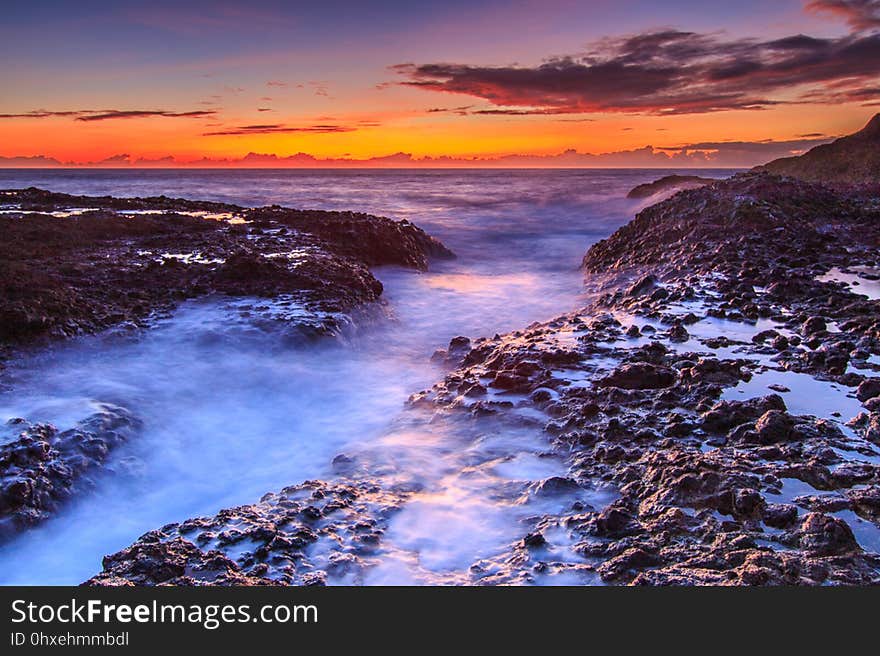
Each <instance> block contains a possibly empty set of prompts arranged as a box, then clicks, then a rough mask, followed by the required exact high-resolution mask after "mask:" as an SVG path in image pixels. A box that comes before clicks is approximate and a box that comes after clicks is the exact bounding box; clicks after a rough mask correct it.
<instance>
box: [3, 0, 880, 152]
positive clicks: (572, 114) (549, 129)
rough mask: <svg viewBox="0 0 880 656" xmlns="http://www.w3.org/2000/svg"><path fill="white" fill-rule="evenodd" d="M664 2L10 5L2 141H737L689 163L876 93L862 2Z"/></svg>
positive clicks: (300, 144) (840, 123)
mask: <svg viewBox="0 0 880 656" xmlns="http://www.w3.org/2000/svg"><path fill="white" fill-rule="evenodd" d="M656 4H658V3H653V4H652V3H649V4H645V3H643V2H630V3H627V2H618V3H608V2H592V3H572V2H566V1H565V0H563V1H562V2H559V3H552V2H551V3H534V2H519V3H507V4H506V5H504V9H502V8H501V5H495V4H493V3H492V2H487V3H464V4H462V5H459V4H458V3H455V2H454V3H445V4H443V5H442V7H441V6H439V5H438V7H436V8H435V7H433V5H432V4H431V3H428V5H431V6H428V5H426V6H425V7H421V8H418V9H411V8H406V6H405V5H402V4H399V3H393V2H392V3H387V5H386V3H378V5H381V7H378V5H377V8H376V11H377V12H378V14H379V15H378V16H374V15H370V16H369V17H366V16H365V17H364V18H363V19H362V22H361V24H360V27H361V29H358V25H349V24H347V23H344V22H343V23H338V24H334V22H333V19H334V15H333V14H332V11H330V10H331V9H334V8H336V9H337V10H339V11H341V9H340V7H346V11H351V12H355V13H356V12H357V11H358V9H357V7H356V6H355V5H346V4H345V3H342V4H341V5H339V3H335V2H331V3H329V5H330V6H329V7H328V10H327V12H326V15H325V13H322V12H321V11H318V10H309V11H305V10H302V11H300V10H298V9H297V7H296V6H293V7H292V8H291V6H290V4H289V3H287V4H286V5H275V4H273V3H266V4H265V6H264V5H263V3H259V2H258V3H256V5H257V6H256V7H255V8H253V9H247V10H246V9H242V8H241V6H240V5H238V6H233V5H211V8H212V9H209V8H208V7H207V6H202V9H203V11H201V12H200V11H197V10H198V8H199V5H198V3H195V4H193V5H192V7H188V8H184V9H182V8H181V5H180V4H179V3H175V4H168V5H164V4H162V3H154V4H150V5H144V4H142V3H137V2H122V3H114V4H113V5H109V4H107V3H103V4H102V3H100V2H99V3H85V4H84V5H83V7H81V8H80V11H79V12H73V11H71V10H70V8H69V6H68V5H69V3H68V4H67V5H65V3H59V4H58V11H57V13H56V15H55V17H54V20H53V19H52V18H50V19H49V25H48V26H46V25H45V24H44V22H43V21H44V20H45V16H47V15H48V16H51V14H46V13H43V14H42V15H41V16H38V15H37V14H36V13H35V12H33V11H32V12H29V11H28V10H27V8H17V9H16V10H15V11H13V13H12V14H11V15H10V16H9V17H8V20H5V21H4V26H3V27H2V28H0V38H3V42H4V45H3V46H2V47H3V48H4V50H5V52H3V54H4V62H5V65H4V70H3V77H4V79H3V80H2V83H3V86H4V89H6V90H7V92H5V93H4V94H3V97H2V99H0V156H2V157H7V158H15V157H22V156H27V157H33V156H44V157H47V158H54V159H55V160H58V161H59V162H63V163H87V162H97V161H100V160H103V159H105V158H109V157H113V156H118V155H122V154H125V155H127V156H128V158H127V159H126V160H125V161H124V162H123V161H120V162H119V163H120V164H123V165H125V164H126V163H130V162H131V161H134V160H137V159H158V158H163V157H168V156H171V157H173V158H174V160H175V161H179V162H183V161H192V160H198V159H201V158H211V159H229V160H236V159H239V158H241V157H243V156H245V155H246V154H247V153H251V152H254V153H273V154H276V155H278V156H280V157H285V156H289V155H293V154H296V153H309V154H311V155H314V156H315V157H318V158H346V159H356V160H367V159H369V158H373V157H381V156H385V155H390V154H393V153H398V152H405V153H410V154H412V155H413V156H414V157H415V158H421V157H426V156H428V157H441V156H448V157H453V158H473V157H479V158H491V157H497V156H504V155H511V154H525V155H553V154H557V153H561V152H563V151H565V150H568V149H573V150H576V151H578V152H579V153H615V152H619V151H629V150H635V149H640V148H644V147H645V146H654V147H655V148H658V149H661V148H662V149H671V148H673V147H679V146H683V147H686V146H688V145H699V144H703V143H704V142H711V143H716V142H732V141H735V142H743V143H744V144H745V145H743V146H741V147H739V150H737V151H736V154H733V153H732V151H731V152H730V153H728V152H727V151H728V150H730V149H729V148H726V147H723V148H720V149H718V148H711V147H705V148H700V150H702V151H703V152H706V153H708V159H707V160H705V161H704V162H702V163H705V164H707V165H711V164H717V165H738V164H740V163H741V164H743V165H747V164H748V163H749V162H748V161H747V160H748V159H749V158H752V159H754V160H755V161H754V162H753V163H759V162H761V161H766V159H769V158H771V157H775V156H779V155H785V154H790V153H796V152H801V151H802V150H803V149H805V148H808V147H810V146H811V145H813V144H812V142H813V141H817V140H821V139H825V138H828V137H833V136H838V135H842V134H846V133H849V132H852V131H854V130H856V129H858V128H860V127H861V126H862V125H863V124H864V123H866V122H867V120H868V119H869V118H870V117H871V116H872V115H873V114H874V113H875V112H876V111H878V109H880V32H878V27H880V17H875V16H872V15H870V12H871V11H875V9H872V8H870V7H868V9H866V10H864V11H866V12H869V13H868V14H866V15H864V16H862V15H858V14H857V13H846V12H841V11H840V9H839V7H838V6H837V5H840V4H841V3H837V4H835V3H823V2H818V3H817V2H809V3H804V2H780V3H779V4H778V5H775V3H774V7H772V8H768V7H765V6H764V5H766V4H767V3H757V2H755V3H753V2H747V3H745V4H748V5H754V6H753V13H752V14H751V18H749V19H745V20H744V19H742V18H741V16H744V15H747V14H748V12H739V13H738V14H731V15H728V14H726V13H725V12H724V11H722V10H721V9H719V8H710V9H707V8H705V7H704V6H703V5H701V4H700V3H691V2H674V3H669V4H668V5H665V6H664V15H663V16H662V17H657V16H655V15H650V13H649V15H648V16H645V7H648V6H653V7H654V9H653V12H654V14H656V13H657V9H656ZM842 4H843V5H846V4H847V3H842ZM857 4H859V3H853V5H854V6H855V5H857ZM862 4H864V3H862ZM869 4H870V3H869ZM93 5H94V6H93ZM294 5H296V3H294ZM825 5H827V6H825ZM832 5H833V6H832ZM110 6H112V7H114V10H113V11H110V10H108V7H110ZM443 7H445V9H443ZM700 7H702V9H701V8H700ZM554 8H555V9H556V13H555V14H553V13H552V12H551V10H552V9H554ZM98 9H103V10H104V11H103V13H100V14H95V16H100V18H94V19H93V20H90V18H89V11H90V10H94V11H97V10H98ZM831 9H834V11H831ZM212 10H213V11H214V12H215V14H211V13H210V12H211V11H212ZM539 10H540V11H541V12H544V13H541V14H538V13H536V12H539ZM854 11H855V10H854ZM877 11H880V10H877ZM392 12H393V13H392ZM456 12H458V13H456ZM565 12H568V13H565ZM544 14H548V15H544ZM754 14H758V15H763V20H757V19H756V17H755V15H754ZM343 15H344V13H343ZM536 15H540V18H536ZM466 18H468V19H469V20H464V19H466ZM874 18H876V19H877V20H876V22H874ZM38 19H39V20H38ZM459 23H460V25H459V28H458V31H456V24H459ZM462 26H464V27H462ZM526 26H527V27H528V29H529V30H531V32H529V31H527V32H525V33H523V32H521V30H523V28H524V27H526ZM322 30H324V31H323V32H322ZM325 34H326V38H323V39H322V38H321V36H322V35H325ZM517 34H526V35H527V36H526V37H525V38H517ZM798 34H809V37H798V38H800V39H803V40H804V41H798V42H794V41H792V40H791V38H792V37H795V36H796V35H798ZM36 35H39V36H38V37H37V40H36V41H34V38H35V36H36ZM230 35H234V36H230ZM258 35H259V37H260V38H256V37H257V36H258ZM478 36H479V37H481V38H477V37H478ZM808 38H809V40H807V39H808ZM50 39H57V40H58V41H52V42H51V45H47V44H49V40H50ZM291 43H294V44H296V45H293V46H292V45H290V44H291ZM685 46H686V47H685ZM810 49H812V50H813V51H815V52H822V53H830V54H826V55H825V63H823V64H822V66H821V67H819V66H817V65H815V64H814V63H813V60H812V59H810V58H809V57H805V56H802V55H801V53H803V52H804V51H805V50H810ZM808 54H813V53H812V52H811V53H808ZM874 54H877V57H876V59H875V61H873V63H872V62H871V57H872V56H873V55H874ZM740 69H741V70H740ZM438 110H439V111H438ZM767 142H790V143H782V144H776V145H774V144H773V143H769V144H768V143H767ZM664 152H668V153H673V152H675V151H673V150H666V151H664ZM685 152H687V151H685ZM746 153H748V154H746ZM694 162H695V163H700V162H697V161H696V160H695V161H694ZM601 164H602V161H596V165H601Z"/></svg>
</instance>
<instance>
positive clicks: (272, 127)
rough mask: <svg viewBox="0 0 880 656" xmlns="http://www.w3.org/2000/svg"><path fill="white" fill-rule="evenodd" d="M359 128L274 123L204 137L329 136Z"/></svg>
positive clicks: (244, 127)
mask: <svg viewBox="0 0 880 656" xmlns="http://www.w3.org/2000/svg"><path fill="white" fill-rule="evenodd" d="M355 130H357V128H354V127H350V126H345V125H323V124H319V125H305V126H293V125H282V124H280V123H272V124H265V125H241V126H237V127H231V128H227V129H224V130H217V131H216V132H205V133H204V134H203V135H202V136H205V137H218V136H235V135H245V134H284V133H295V132H310V133H313V134H328V133H333V132H354V131H355Z"/></svg>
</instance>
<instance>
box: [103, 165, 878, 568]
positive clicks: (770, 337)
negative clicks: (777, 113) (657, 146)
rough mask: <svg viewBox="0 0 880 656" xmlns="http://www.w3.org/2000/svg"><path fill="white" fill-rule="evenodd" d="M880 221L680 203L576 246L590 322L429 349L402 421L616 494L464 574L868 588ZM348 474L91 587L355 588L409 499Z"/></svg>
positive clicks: (138, 548)
mask: <svg viewBox="0 0 880 656" xmlns="http://www.w3.org/2000/svg"><path fill="white" fill-rule="evenodd" d="M878 221H880V202H878V200H877V198H876V197H873V196H872V195H871V194H868V193H865V192H864V191H858V190H856V191H850V192H844V191H839V190H838V191H831V190H829V189H827V188H824V187H822V186H819V185H814V184H810V183H806V182H800V181H797V180H794V179H791V178H780V177H777V176H772V175H769V174H766V173H747V174H741V175H738V176H735V177H733V178H731V179H728V180H724V181H720V182H717V183H714V184H712V185H709V186H704V187H702V188H699V189H694V190H689V191H684V192H681V193H679V194H677V195H675V196H674V197H672V198H670V199H668V200H666V201H663V202H661V203H658V204H657V205H654V206H652V207H649V208H647V209H646V210H644V211H643V212H641V213H640V214H639V215H638V216H637V217H636V218H635V220H634V221H632V222H631V223H630V224H628V225H627V226H625V227H624V228H622V229H620V230H619V231H617V232H616V233H615V234H614V235H612V236H611V237H610V238H608V239H606V240H604V241H602V242H599V243H598V244H596V245H594V246H593V247H592V248H591V249H590V250H589V252H588V253H587V255H586V256H585V258H584V262H583V267H584V270H585V272H586V273H587V282H588V286H589V287H590V289H591V292H592V295H591V298H592V301H591V302H590V304H589V305H588V306H586V307H584V308H582V309H581V310H579V311H577V312H574V313H572V314H569V315H566V316H563V317H559V318H557V319H555V320H553V321H549V322H546V323H536V324H533V325H531V326H529V327H528V328H526V329H524V330H521V331H517V332H514V333H511V334H508V335H496V336H494V337H493V338H482V339H477V340H473V341H472V340H471V339H468V338H466V337H459V338H456V339H454V340H453V341H452V343H451V344H450V345H449V348H448V349H447V350H445V351H443V352H439V353H438V354H436V356H435V357H436V359H438V360H442V361H444V362H446V363H447V364H448V366H449V367H450V373H449V374H448V375H447V376H446V377H445V379H444V380H443V381H441V382H440V383H438V384H437V385H436V386H434V387H433V388H432V389H430V390H426V391H424V392H421V393H419V394H416V395H414V396H413V397H412V399H411V410H412V411H419V412H422V413H427V414H429V415H430V417H431V418H430V420H427V419H426V421H431V422H443V421H464V422H479V421H482V420H483V419H485V418H487V417H491V418H495V419H497V420H499V421H504V422H509V423H511V424H512V425H526V426H531V427H533V428H534V430H536V431H542V432H543V434H544V435H545V436H546V440H547V449H548V453H549V454H553V455H554V456H558V457H562V458H564V459H565V462H566V463H567V466H568V474H567V475H566V476H556V477H551V478H548V479H546V480H542V481H539V482H537V483H536V484H534V485H533V486H530V487H529V488H528V489H526V490H525V491H524V494H525V496H524V497H523V499H526V500H525V501H524V502H523V503H526V504H528V503H531V501H530V500H531V499H535V498H538V497H542V496H543V497H547V496H550V497H559V498H562V499H566V498H568V497H567V496H566V495H570V494H572V493H579V492H580V491H588V490H597V489H602V490H606V491H611V494H610V495H609V498H610V502H608V503H603V504H599V503H595V502H594V503H590V502H586V501H574V502H570V503H569V502H566V504H567V505H566V510H564V511H563V512H561V513H559V512H552V513H541V512H538V511H536V513H535V515H534V517H532V518H531V520H530V521H529V522H528V525H527V526H525V527H524V528H523V534H522V537H521V539H520V540H518V541H514V542H511V543H510V544H509V545H508V546H507V547H506V549H505V550H504V552H503V553H500V554H498V555H497V556H496V557H495V558H494V559H493V560H492V561H491V562H475V563H473V564H472V566H471V568H470V570H469V573H468V577H469V582H470V583H474V584H490V583H528V582H533V581H535V580H537V579H538V578H539V577H541V576H542V575H543V574H544V573H546V572H550V571H553V572H560V571H576V572H578V573H579V575H583V576H592V577H594V580H595V581H596V582H600V581H601V582H604V583H609V584H636V585H697V584H699V585H702V584H712V585H770V584H809V585H818V584H848V585H865V584H877V583H880V295H878V293H877V287H876V281H877V280H878V274H880V269H878V267H880V233H878V231H877V229H876V226H877V224H878ZM355 464H357V461H353V460H352V459H351V458H349V457H348V456H343V455H340V456H339V457H338V458H337V461H334V466H337V465H338V471H339V478H338V480H336V481H335V482H321V481H313V482H308V483H305V484H303V485H299V486H293V487H291V488H287V489H285V490H283V491H282V492H281V493H278V494H269V495H267V496H266V497H264V498H263V500H261V501H260V502H259V503H257V504H254V505H252V506H244V507H241V508H235V509H230V510H224V511H221V512H220V513H219V514H218V515H217V516H215V517H213V518H201V519H195V520H188V521H186V522H183V523H181V524H172V525H169V526H166V527H163V528H161V529H159V530H156V531H153V532H151V533H148V534H147V535H145V536H143V537H142V538H140V539H139V540H138V541H137V542H135V543H134V544H133V545H132V546H131V547H129V548H128V549H125V550H123V551H121V552H119V553H117V554H114V555H111V556H108V557H107V558H105V560H104V571H103V572H102V573H100V574H99V575H97V576H96V577H94V578H93V579H91V580H90V581H89V583H90V584H98V585H121V584H139V585H140V584H241V583H247V584H266V585H269V584H278V583H284V584H290V583H293V584H309V583H325V582H327V581H328V578H329V579H332V580H334V581H345V580H347V581H352V580H354V581H357V580H358V578H357V573H358V572H360V573H363V572H364V571H365V570H367V569H368V568H369V566H370V563H371V562H373V559H374V558H375V555H376V554H378V553H381V552H382V550H383V548H385V547H384V544H383V543H384V542H385V541H386V535H385V532H386V530H387V525H388V522H389V520H390V519H391V518H393V516H394V514H395V513H396V512H398V511H399V510H400V509H401V508H402V507H404V506H405V504H406V502H407V499H408V498H409V497H410V496H411V495H412V494H417V493H418V489H417V488H406V487H405V486H404V487H403V488H401V487H394V486H391V485H386V484H384V483H383V479H382V478H381V476H378V475H376V472H375V471H371V470H370V468H369V467H366V468H364V467H360V466H358V467H355ZM560 541H561V542H560ZM557 542H560V543H566V544H568V543H570V544H571V545H572V547H571V551H572V552H573V553H575V554H576V555H577V559H576V561H573V560H571V559H559V557H558V553H559V551H558V549H557V548H556V547H557V546H558V545H557ZM340 568H342V569H343V570H344V571H345V572H348V573H351V572H355V574H354V578H347V579H346V578H340V577H339V576H335V575H334V572H338V570H339V569H340Z"/></svg>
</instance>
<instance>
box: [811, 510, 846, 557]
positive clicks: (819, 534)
mask: <svg viewBox="0 0 880 656" xmlns="http://www.w3.org/2000/svg"><path fill="white" fill-rule="evenodd" d="M799 534H800V547H801V549H803V550H804V551H805V552H806V553H807V554H809V555H811V556H840V555H846V554H852V553H854V552H857V551H859V550H860V549H859V545H858V543H857V542H856V539H855V536H854V535H853V532H852V529H850V527H849V526H848V525H847V523H846V522H844V521H843V520H842V519H838V518H837V517H831V516H830V515H825V514H823V513H815V512H813V513H809V514H807V515H806V516H805V517H804V518H803V520H802V521H801V525H800V531H799Z"/></svg>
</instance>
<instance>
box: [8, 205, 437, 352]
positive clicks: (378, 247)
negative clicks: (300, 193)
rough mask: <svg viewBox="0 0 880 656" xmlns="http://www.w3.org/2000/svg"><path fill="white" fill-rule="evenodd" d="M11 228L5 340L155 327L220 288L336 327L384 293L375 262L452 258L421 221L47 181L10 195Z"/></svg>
mask: <svg viewBox="0 0 880 656" xmlns="http://www.w3.org/2000/svg"><path fill="white" fill-rule="evenodd" d="M60 219H64V220H60ZM0 230H2V232H3V234H4V237H5V238H4V240H3V242H2V244H0V280H3V288H2V289H0V293H2V299H3V304H2V308H0V347H6V348H9V347H14V346H19V345H26V344H33V343H45V342H46V341H47V340H52V339H59V338H67V337H72V336H75V335H81V334H88V333H95V332H99V331H102V330H106V329H108V328H113V327H120V326H127V327H144V326H148V325H149V324H150V321H151V319H152V318H154V316H155V315H156V314H157V313H165V312H168V311H169V310H171V309H173V308H174V307H176V306H177V305H178V304H179V303H180V302H181V301H183V300H186V299H191V298H197V297H202V296H207V295H211V294H223V295H229V296H254V297H261V298H282V299H283V301H284V303H286V304H287V305H289V306H296V307H297V308H298V309H301V310H304V312H298V313H297V312H288V313H286V315H285V313H284V312H283V311H282V312H281V314H282V316H283V319H284V321H285V323H286V324H287V325H288V328H290V327H291V324H294V323H298V324H299V327H300V328H301V329H302V331H303V333H304V334H333V333H336V332H338V331H339V330H340V329H341V327H342V326H343V325H344V324H345V323H346V322H347V321H346V319H347V316H346V315H349V314H350V313H351V312H353V311H354V310H355V309H356V308H358V307H362V306H364V305H365V304H368V303H372V302H374V301H377V300H378V299H379V297H380V295H381V293H382V284H381V283H380V282H379V281H378V280H377V279H376V278H375V277H374V276H373V275H372V274H371V273H370V270H369V267H371V266H379V265H385V264H393V265H399V266H404V267H410V268H414V269H419V270H424V269H425V268H426V267H427V265H428V260H429V258H448V257H453V254H452V253H451V252H450V251H449V250H448V249H447V248H446V247H445V246H443V245H442V244H441V243H440V242H439V241H437V240H436V239H434V238H432V237H430V236H428V235H427V234H425V232H424V231H422V230H421V229H419V228H417V227H416V226H414V225H412V224H411V223H409V222H407V221H392V220H390V219H386V218H381V217H375V216H370V215H367V214H359V213H352V212H324V211H303V210H292V209H288V208H283V207H280V206H271V207H260V208H244V207H239V206H236V205H231V204H226V203H212V202H203V201H191V200H185V199H172V198H166V197H164V196H161V197H155V198H113V197H110V196H105V197H88V196H70V195H67V194H58V193H53V192H49V191H44V190H41V189H36V188H30V189H24V190H9V191H0ZM297 317H299V320H298V321H297V320H296V319H297Z"/></svg>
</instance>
